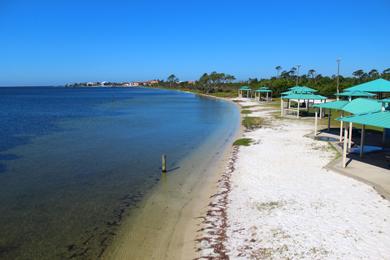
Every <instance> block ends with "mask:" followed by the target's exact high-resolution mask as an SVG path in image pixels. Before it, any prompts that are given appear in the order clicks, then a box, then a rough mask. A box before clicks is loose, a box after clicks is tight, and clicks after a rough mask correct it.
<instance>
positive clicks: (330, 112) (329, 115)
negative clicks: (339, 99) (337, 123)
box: [328, 109, 332, 132]
mask: <svg viewBox="0 0 390 260" xmlns="http://www.w3.org/2000/svg"><path fill="white" fill-rule="evenodd" d="M331 117H332V110H330V109H329V114H328V132H330V119H331Z"/></svg>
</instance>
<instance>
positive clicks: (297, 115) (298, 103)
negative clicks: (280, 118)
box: [297, 99, 301, 118]
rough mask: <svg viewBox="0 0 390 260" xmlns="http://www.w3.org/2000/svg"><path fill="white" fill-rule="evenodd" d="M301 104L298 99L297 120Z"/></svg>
mask: <svg viewBox="0 0 390 260" xmlns="http://www.w3.org/2000/svg"><path fill="white" fill-rule="evenodd" d="M300 106H301V104H300V103H299V99H298V109H297V118H299V108H300Z"/></svg>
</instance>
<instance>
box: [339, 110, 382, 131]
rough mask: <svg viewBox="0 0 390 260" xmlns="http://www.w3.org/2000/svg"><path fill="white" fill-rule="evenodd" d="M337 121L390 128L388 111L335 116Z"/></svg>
mask: <svg viewBox="0 0 390 260" xmlns="http://www.w3.org/2000/svg"><path fill="white" fill-rule="evenodd" d="M337 120H339V121H343V122H349V123H354V124H361V125H370V126H376V127H383V128H390V111H381V112H376V113H370V114H363V115H356V116H346V117H339V118H337Z"/></svg>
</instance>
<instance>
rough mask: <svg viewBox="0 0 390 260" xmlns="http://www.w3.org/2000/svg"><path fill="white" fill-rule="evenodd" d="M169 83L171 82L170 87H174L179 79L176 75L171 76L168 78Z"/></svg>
mask: <svg viewBox="0 0 390 260" xmlns="http://www.w3.org/2000/svg"><path fill="white" fill-rule="evenodd" d="M167 81H168V82H169V86H170V87H172V85H173V84H176V83H177V82H179V79H178V78H177V77H176V76H175V75H174V74H171V75H169V77H168V78H167Z"/></svg>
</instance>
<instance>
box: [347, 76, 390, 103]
mask: <svg viewBox="0 0 390 260" xmlns="http://www.w3.org/2000/svg"><path fill="white" fill-rule="evenodd" d="M344 91H346V92H350V91H364V92H370V93H376V94H378V97H379V99H382V98H383V94H384V93H390V81H388V80H385V79H376V80H372V81H369V82H366V83H362V84H359V85H356V86H353V87H350V88H346V89H344Z"/></svg>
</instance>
